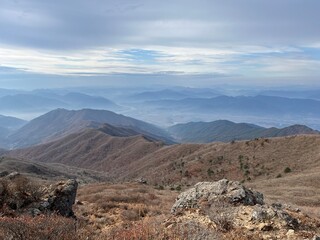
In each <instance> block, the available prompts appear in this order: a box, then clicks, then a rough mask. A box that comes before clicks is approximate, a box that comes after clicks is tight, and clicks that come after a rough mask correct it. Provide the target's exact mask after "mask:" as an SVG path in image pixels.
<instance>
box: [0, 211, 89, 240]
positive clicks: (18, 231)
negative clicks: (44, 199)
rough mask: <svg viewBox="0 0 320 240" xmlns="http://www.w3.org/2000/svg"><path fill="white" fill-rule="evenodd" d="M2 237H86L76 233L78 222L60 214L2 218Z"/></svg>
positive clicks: (40, 239)
mask: <svg viewBox="0 0 320 240" xmlns="http://www.w3.org/2000/svg"><path fill="white" fill-rule="evenodd" d="M0 239H15V240H44V239H51V240H59V239H65V240H76V239H85V237H84V238H82V237H80V236H78V235H77V234H76V222H75V220H73V219H70V218H64V217H62V216H58V215H40V216H36V217H31V216H25V215H22V216H19V217H16V218H11V217H1V218H0Z"/></svg>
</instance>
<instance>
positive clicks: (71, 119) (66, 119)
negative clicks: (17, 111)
mask: <svg viewBox="0 0 320 240" xmlns="http://www.w3.org/2000/svg"><path fill="white" fill-rule="evenodd" d="M104 124H110V125H113V126H117V127H122V128H123V127H125V128H126V129H127V130H126V131H127V132H131V134H133V132H135V133H137V134H144V135H146V136H148V137H150V138H153V139H158V140H163V141H165V142H166V141H167V142H172V140H171V139H170V137H169V135H168V134H167V133H166V132H165V131H164V130H162V129H160V128H158V127H156V126H154V125H152V124H149V123H146V122H143V121H140V120H136V119H134V118H130V117H126V116H124V115H121V114H116V113H114V112H111V111H107V110H92V109H82V110H66V109H56V110H53V111H50V112H48V113H46V114H44V115H41V116H40V117H37V118H35V119H33V120H31V121H30V122H28V123H27V124H25V125H24V126H23V127H21V128H20V129H18V130H16V131H15V132H13V133H12V134H10V135H9V136H8V137H7V138H6V139H4V140H3V142H4V146H3V147H7V148H21V147H27V146H31V145H36V144H40V143H45V142H49V141H54V140H56V139H59V138H62V137H64V136H67V135H69V134H72V133H75V132H79V131H81V130H83V129H87V128H106V125H104ZM117 131H120V130H119V129H118V130H117ZM122 131H124V130H123V129H122Z"/></svg>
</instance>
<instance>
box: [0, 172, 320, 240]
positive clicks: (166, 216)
mask: <svg viewBox="0 0 320 240" xmlns="http://www.w3.org/2000/svg"><path fill="white" fill-rule="evenodd" d="M77 192H78V195H77ZM0 195H1V199H0V200H1V201H0V204H1V212H0V214H1V216H0V229H1V231H0V238H1V237H3V238H4V239H24V240H26V239H27V240H28V239H39V240H42V239H48V237H49V238H50V239H66V240H74V239H98V240H99V239H139V240H147V239H155V240H157V239H159V240H160V239H176V240H180V239H181V240H182V239H194V240H196V239H199V240H200V239H201V240H206V239H228V240H230V239H231V240H232V239H234V240H245V239H246V240H249V239H250V240H255V239H266V240H271V239H272V240H273V239H288V240H298V239H309V240H311V239H312V240H318V239H319V237H320V220H319V219H318V218H316V217H314V216H309V215H307V214H305V213H304V212H303V211H301V210H300V209H299V208H296V207H292V206H289V205H286V204H285V203H273V204H267V203H266V202H265V200H264V196H263V194H261V193H259V192H257V191H254V190H251V189H248V188H246V187H245V186H243V185H242V184H241V183H239V182H237V181H229V180H227V179H222V180H220V181H216V182H199V183H197V184H196V185H194V186H193V187H190V188H189V189H188V190H186V191H183V192H181V193H180V194H179V195H178V191H177V189H163V188H161V187H159V186H158V187H154V186H151V185H148V184H147V183H146V182H144V181H140V182H137V183H123V184H106V183H105V184H91V185H82V186H80V189H79V190H78V183H77V181H76V180H67V181H61V182H57V183H50V184H44V183H41V184H40V183H39V182H34V181H32V180H30V179H27V178H26V177H24V176H22V175H20V174H19V173H11V174H7V175H5V176H2V177H1V178H0ZM74 204H75V205H74ZM1 234H2V235H1ZM19 234H20V235H19ZM35 236H36V237H35Z"/></svg>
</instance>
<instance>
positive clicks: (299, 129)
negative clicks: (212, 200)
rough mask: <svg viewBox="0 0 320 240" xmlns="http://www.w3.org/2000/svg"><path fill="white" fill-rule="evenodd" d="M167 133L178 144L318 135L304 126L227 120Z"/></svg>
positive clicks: (180, 127) (174, 128) (194, 124)
mask: <svg viewBox="0 0 320 240" xmlns="http://www.w3.org/2000/svg"><path fill="white" fill-rule="evenodd" d="M168 131H169V133H171V135H172V136H173V137H174V138H175V139H176V140H177V141H179V142H184V143H186V142H188V143H209V142H217V141H221V142H229V141H232V140H249V139H253V138H259V137H266V138H268V137H284V136H289V135H298V134H319V133H320V132H318V131H316V130H313V129H311V128H309V127H307V126H304V125H292V126H289V127H285V128H280V129H279V128H275V127H272V128H264V127H261V126H257V125H254V124H248V123H234V122H231V121H227V120H218V121H213V122H190V123H185V124H177V125H174V126H172V127H169V128H168Z"/></svg>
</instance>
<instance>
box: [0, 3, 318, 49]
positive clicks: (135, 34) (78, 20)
mask: <svg viewBox="0 0 320 240" xmlns="http://www.w3.org/2000/svg"><path fill="white" fill-rule="evenodd" d="M319 7H320V2H318V1H312V0H309V1H303V0H299V1H298V0H282V1H277V0H270V1H255V0H243V1H229V0H228V1H218V0H199V1H192V0H174V1H156V0H137V1H134V2H133V1H130V0H119V1H110V0H109V1H105V0H92V1H87V0H69V1H62V0H58V1H40V0H28V1H26V0H24V1H23V0H17V1H12V0H1V10H0V29H1V30H0V39H1V41H2V43H6V44H15V45H19V46H24V47H34V48H43V49H55V50H57V49H83V48H93V47H97V46H113V47H119V46H120V47H124V46H128V45H130V46H136V47H140V48H141V47H142V46H145V45H161V46H182V45H183V46H187V47H188V46H190V45H192V46H195V47H201V48H207V47H214V46H215V47H217V46H221V45H222V46H232V45H234V44H237V45H270V44H271V45H273V44H276V45H300V44H314V43H315V42H316V41H318V39H319V38H320V32H319V31H318V24H317V23H318V22H319V21H320V16H319V14H318V9H319Z"/></svg>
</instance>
